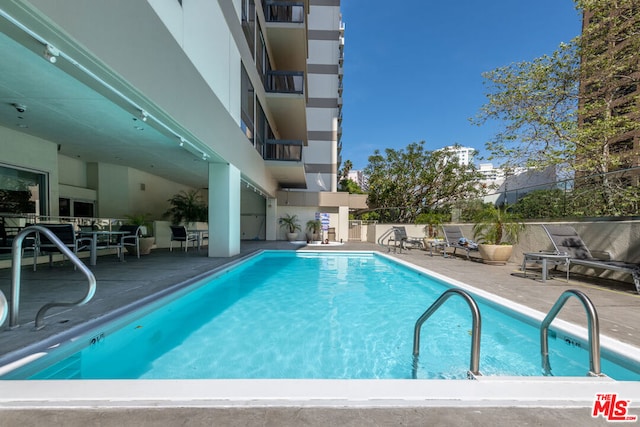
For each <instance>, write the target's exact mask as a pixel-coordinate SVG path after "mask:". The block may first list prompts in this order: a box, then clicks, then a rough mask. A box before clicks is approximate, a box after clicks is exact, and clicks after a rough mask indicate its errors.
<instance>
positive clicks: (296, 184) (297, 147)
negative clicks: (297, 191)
mask: <svg viewBox="0 0 640 427" xmlns="http://www.w3.org/2000/svg"><path fill="white" fill-rule="evenodd" d="M302 146H303V141H300V140H283V139H268V140H267V144H266V146H265V150H264V160H265V163H266V166H267V169H268V170H269V171H270V172H271V174H272V175H273V177H274V178H275V179H276V180H277V181H278V184H279V185H280V186H281V187H287V188H307V181H306V175H305V169H304V162H303V160H302Z"/></svg>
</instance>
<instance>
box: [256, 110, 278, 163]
mask: <svg viewBox="0 0 640 427" xmlns="http://www.w3.org/2000/svg"><path fill="white" fill-rule="evenodd" d="M256 102H257V104H258V112H257V113H258V117H257V121H256V146H255V147H256V150H257V151H258V153H260V155H261V156H262V157H263V158H264V156H265V151H264V150H265V144H266V143H267V141H268V140H270V139H275V137H274V135H273V131H272V130H271V125H270V124H269V120H268V119H267V115H266V114H265V113H264V110H263V109H262V105H260V101H256Z"/></svg>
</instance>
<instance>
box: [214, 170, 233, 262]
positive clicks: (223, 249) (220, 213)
mask: <svg viewBox="0 0 640 427" xmlns="http://www.w3.org/2000/svg"><path fill="white" fill-rule="evenodd" d="M239 253H240V170H239V169H238V168H236V167H235V166H233V165H230V164H226V163H210V164H209V256H210V257H231V256H234V255H238V254H239Z"/></svg>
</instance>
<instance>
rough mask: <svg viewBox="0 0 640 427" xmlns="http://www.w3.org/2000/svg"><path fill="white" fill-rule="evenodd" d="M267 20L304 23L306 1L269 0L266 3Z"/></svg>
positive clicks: (265, 14)
mask: <svg viewBox="0 0 640 427" xmlns="http://www.w3.org/2000/svg"><path fill="white" fill-rule="evenodd" d="M264 18H265V20H266V21H267V22H290V23H297V24H303V23H304V3H302V2H289V1H267V2H265V5H264Z"/></svg>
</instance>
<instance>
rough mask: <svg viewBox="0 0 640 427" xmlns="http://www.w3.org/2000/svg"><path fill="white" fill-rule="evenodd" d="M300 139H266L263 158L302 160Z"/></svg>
mask: <svg viewBox="0 0 640 427" xmlns="http://www.w3.org/2000/svg"><path fill="white" fill-rule="evenodd" d="M302 145H303V143H302V141H292V140H284V139H267V145H266V147H265V152H264V159H265V160H280V161H288V162H301V161H302Z"/></svg>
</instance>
